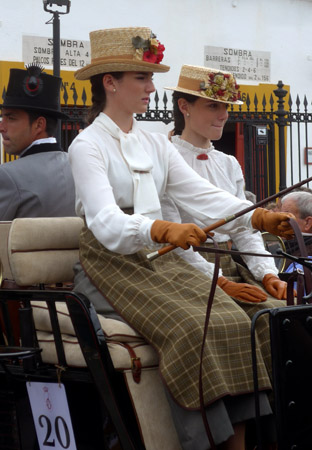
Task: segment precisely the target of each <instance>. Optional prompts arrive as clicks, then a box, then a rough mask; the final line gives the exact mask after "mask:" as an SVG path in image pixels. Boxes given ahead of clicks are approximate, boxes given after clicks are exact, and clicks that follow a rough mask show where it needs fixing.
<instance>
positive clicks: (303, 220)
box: [280, 189, 312, 273]
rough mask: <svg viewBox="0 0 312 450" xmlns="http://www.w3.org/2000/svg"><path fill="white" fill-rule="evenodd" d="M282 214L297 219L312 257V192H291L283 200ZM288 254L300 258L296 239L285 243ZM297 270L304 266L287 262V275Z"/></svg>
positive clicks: (303, 190)
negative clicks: (286, 213) (284, 213)
mask: <svg viewBox="0 0 312 450" xmlns="http://www.w3.org/2000/svg"><path fill="white" fill-rule="evenodd" d="M280 210H281V211H282V212H289V213H291V214H293V215H294V216H295V218H296V222H297V224H298V226H299V229H300V231H301V232H302V236H303V240H304V243H305V245H306V248H307V252H308V255H310V257H311V256H312V191H311V190H310V189H308V190H307V189H300V190H295V191H292V192H290V193H289V194H287V195H285V196H284V197H282V198H281V209H280ZM285 248H286V252H287V253H289V254H290V255H293V256H300V250H299V247H298V242H297V240H296V239H291V240H289V241H285ZM311 267H312V266H311ZM295 269H301V270H302V265H301V264H299V263H297V262H295V261H291V260H286V268H285V270H284V271H285V272H286V273H291V272H293V271H294V270H295Z"/></svg>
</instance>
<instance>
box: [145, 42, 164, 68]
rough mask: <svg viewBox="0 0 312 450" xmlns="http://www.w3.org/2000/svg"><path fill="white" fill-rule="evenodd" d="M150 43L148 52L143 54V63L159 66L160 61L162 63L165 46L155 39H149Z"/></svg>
mask: <svg viewBox="0 0 312 450" xmlns="http://www.w3.org/2000/svg"><path fill="white" fill-rule="evenodd" d="M150 42H151V43H150V48H149V50H147V51H145V52H144V53H143V61H146V62H149V63H152V64H159V63H160V61H162V59H163V57H164V50H165V46H164V45H162V44H161V43H160V42H159V41H157V40H156V39H151V40H150ZM155 44H156V45H155Z"/></svg>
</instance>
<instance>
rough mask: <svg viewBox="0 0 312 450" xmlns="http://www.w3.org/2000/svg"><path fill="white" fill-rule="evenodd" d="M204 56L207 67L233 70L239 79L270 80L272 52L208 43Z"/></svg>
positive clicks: (227, 70)
mask: <svg viewBox="0 0 312 450" xmlns="http://www.w3.org/2000/svg"><path fill="white" fill-rule="evenodd" d="M204 57H205V66H206V67H211V68H214V69H219V70H224V71H226V72H231V73H233V75H234V76H235V78H236V79H237V80H245V81H246V80H247V81H261V82H269V81H270V68H271V54H270V52H262V51H255V50H246V49H237V48H229V47H213V46H208V45H207V46H205V48H204Z"/></svg>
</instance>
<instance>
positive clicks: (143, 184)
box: [95, 113, 162, 219]
mask: <svg viewBox="0 0 312 450" xmlns="http://www.w3.org/2000/svg"><path fill="white" fill-rule="evenodd" d="M95 122H96V123H97V124H98V125H99V126H101V127H102V128H103V129H104V130H105V131H106V132H107V133H109V134H110V135H111V136H113V137H114V138H116V139H118V140H119V141H120V148H121V153H122V156H123V158H124V160H125V162H126V164H127V166H128V167H129V170H130V172H131V175H132V179H133V206H134V213H135V214H141V215H143V216H144V215H146V216H147V217H149V218H150V219H162V214H161V206H160V202H159V197H158V193H157V189H156V186H155V182H154V178H153V176H152V173H151V171H152V169H153V162H152V160H151V158H150V157H149V155H148V154H147V153H146V152H145V150H144V148H143V147H142V145H141V143H140V141H139V139H138V137H137V136H136V134H135V130H136V128H137V124H136V121H135V119H133V128H132V130H131V132H129V133H124V132H123V131H122V130H121V129H120V128H119V127H118V125H117V124H116V123H115V122H114V121H112V120H111V119H110V118H109V117H108V116H107V115H106V114H104V113H100V115H99V116H98V118H96V119H95Z"/></svg>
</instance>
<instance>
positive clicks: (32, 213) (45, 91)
mask: <svg viewBox="0 0 312 450" xmlns="http://www.w3.org/2000/svg"><path fill="white" fill-rule="evenodd" d="M60 86H61V79H60V78H58V77H55V76H52V75H48V74H46V73H44V72H42V68H41V67H39V66H36V65H30V66H29V67H28V68H27V69H26V70H21V69H11V71H10V78H9V83H8V87H7V91H6V94H5V97H4V101H3V104H2V105H0V107H1V109H2V120H1V122H0V133H1V135H2V143H3V147H4V150H5V151H6V153H8V154H9V155H14V156H18V159H16V160H14V161H11V162H8V163H5V164H2V165H0V220H2V221H7V220H13V219H15V218H16V217H62V216H65V217H66V216H75V215H76V213H75V186H74V180H73V176H72V173H71V168H70V164H69V161H68V154H67V153H65V152H63V151H62V149H61V147H60V145H59V144H58V143H57V142H56V139H55V137H54V136H55V133H56V129H57V120H58V119H64V118H65V119H66V118H67V116H66V115H65V114H63V113H62V112H61V111H60V108H59V95H60Z"/></svg>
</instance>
